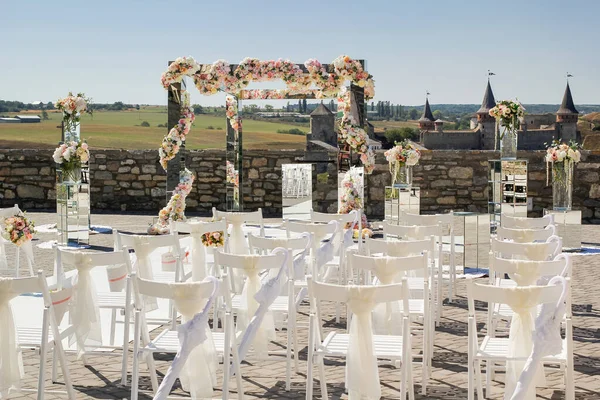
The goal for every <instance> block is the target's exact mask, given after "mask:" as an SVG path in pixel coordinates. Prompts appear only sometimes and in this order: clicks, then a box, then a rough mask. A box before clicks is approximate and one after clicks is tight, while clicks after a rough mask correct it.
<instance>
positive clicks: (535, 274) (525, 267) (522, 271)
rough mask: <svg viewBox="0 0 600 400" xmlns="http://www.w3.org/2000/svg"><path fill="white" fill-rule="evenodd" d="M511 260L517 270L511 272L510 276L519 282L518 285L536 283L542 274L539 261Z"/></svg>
mask: <svg viewBox="0 0 600 400" xmlns="http://www.w3.org/2000/svg"><path fill="white" fill-rule="evenodd" d="M509 262H510V263H511V264H513V265H514V267H515V270H516V272H515V273H513V274H510V277H511V279H513V280H514V281H515V282H516V283H517V286H530V285H535V283H536V281H537V280H538V278H539V276H540V270H539V264H538V263H536V262H531V261H524V260H510V261H509Z"/></svg>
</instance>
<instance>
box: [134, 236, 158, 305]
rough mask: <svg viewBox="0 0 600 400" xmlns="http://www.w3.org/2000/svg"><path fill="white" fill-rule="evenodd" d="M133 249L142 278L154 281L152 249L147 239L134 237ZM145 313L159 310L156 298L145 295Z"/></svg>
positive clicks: (136, 265)
mask: <svg viewBox="0 0 600 400" xmlns="http://www.w3.org/2000/svg"><path fill="white" fill-rule="evenodd" d="M133 242H134V245H133V248H134V250H135V260H136V261H135V269H136V271H137V272H138V274H139V275H140V278H143V279H147V280H149V281H151V280H154V274H153V272H152V262H151V261H150V253H151V252H152V248H151V246H150V243H149V241H148V238H147V237H144V236H134V238H133ZM143 304H144V311H146V312H149V311H153V310H156V309H158V301H157V300H156V297H153V296H147V295H144V301H143Z"/></svg>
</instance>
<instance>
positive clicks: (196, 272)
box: [189, 223, 207, 282]
mask: <svg viewBox="0 0 600 400" xmlns="http://www.w3.org/2000/svg"><path fill="white" fill-rule="evenodd" d="M189 226H190V227H192V229H191V231H190V236H191V237H192V280H193V281H195V282H199V281H202V280H203V279H204V278H206V270H207V268H206V249H205V246H204V244H203V243H202V235H203V234H205V233H206V228H203V226H204V224H203V223H195V224H192V223H190V224H189Z"/></svg>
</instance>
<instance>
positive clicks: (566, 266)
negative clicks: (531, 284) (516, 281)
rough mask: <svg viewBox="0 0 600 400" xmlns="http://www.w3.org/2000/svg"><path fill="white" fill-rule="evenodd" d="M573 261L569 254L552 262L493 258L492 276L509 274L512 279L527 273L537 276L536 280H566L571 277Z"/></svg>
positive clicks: (557, 257)
mask: <svg viewBox="0 0 600 400" xmlns="http://www.w3.org/2000/svg"><path fill="white" fill-rule="evenodd" d="M571 268H572V261H571V258H570V257H569V255H568V254H559V255H558V256H556V257H555V258H554V259H553V260H551V261H532V260H509V259H506V258H498V257H492V263H491V267H490V270H491V271H490V274H491V273H492V271H493V272H495V273H497V274H508V275H509V276H510V277H511V278H512V277H513V276H514V275H515V274H523V273H524V272H523V269H526V270H528V271H526V272H525V273H527V274H528V275H531V276H535V277H536V278H535V279H536V280H537V279H539V278H540V277H542V276H557V275H560V276H562V277H564V278H566V277H569V276H570V275H571Z"/></svg>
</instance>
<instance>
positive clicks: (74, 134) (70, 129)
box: [63, 113, 81, 143]
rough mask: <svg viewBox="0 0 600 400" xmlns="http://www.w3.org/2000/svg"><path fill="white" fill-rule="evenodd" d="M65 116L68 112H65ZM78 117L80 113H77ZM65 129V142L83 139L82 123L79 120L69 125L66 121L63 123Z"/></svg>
mask: <svg viewBox="0 0 600 400" xmlns="http://www.w3.org/2000/svg"><path fill="white" fill-rule="evenodd" d="M65 116H66V114H65V113H63V119H64V118H65ZM77 117H79V114H77ZM63 130H64V131H63V137H64V142H65V143H68V142H79V140H80V139H81V125H80V123H79V122H74V123H73V124H71V125H69V126H67V124H66V123H63Z"/></svg>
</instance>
